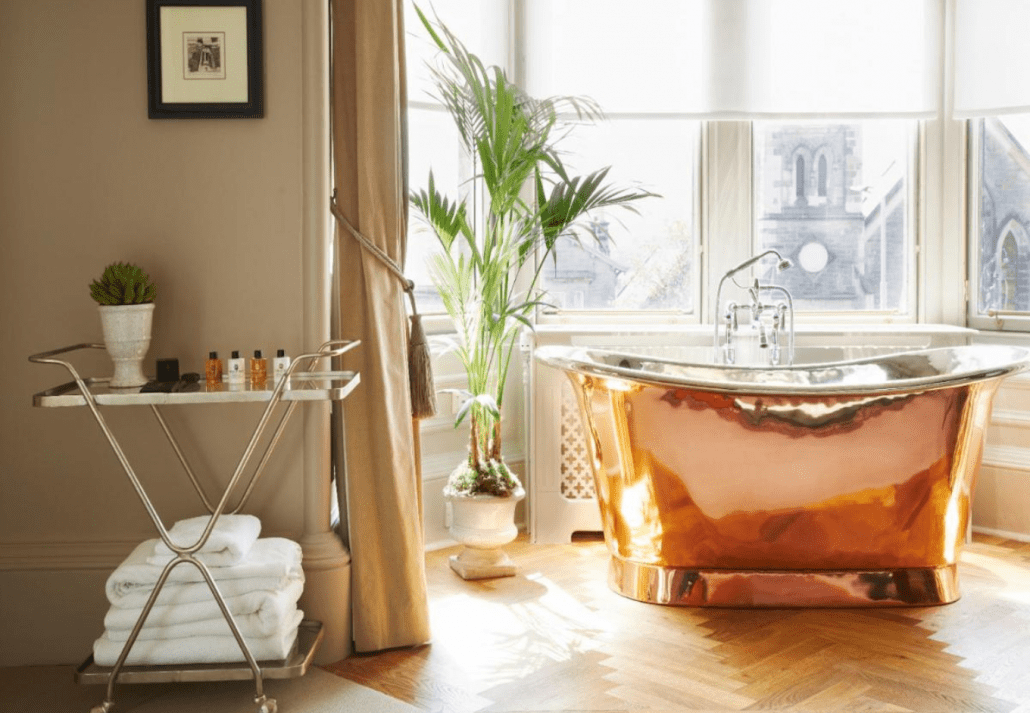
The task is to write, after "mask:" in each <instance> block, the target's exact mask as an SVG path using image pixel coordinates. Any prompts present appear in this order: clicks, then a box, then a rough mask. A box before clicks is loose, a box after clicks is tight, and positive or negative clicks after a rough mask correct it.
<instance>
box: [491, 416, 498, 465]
mask: <svg viewBox="0 0 1030 713" xmlns="http://www.w3.org/2000/svg"><path fill="white" fill-rule="evenodd" d="M490 458H491V459H492V460H495V461H497V462H498V463H500V462H501V419H497V420H496V421H494V442H493V444H492V446H491V449H490Z"/></svg>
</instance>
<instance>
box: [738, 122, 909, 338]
mask: <svg viewBox="0 0 1030 713" xmlns="http://www.w3.org/2000/svg"><path fill="white" fill-rule="evenodd" d="M776 121H777V122H778V123H790V122H791V121H792V120H790V119H784V120H779V119H777V120H776ZM856 121H861V119H832V120H831V119H827V120H826V123H831V122H832V123H849V122H856ZM908 121H911V122H913V123H914V126H912V127H911V129H910V131H909V136H908V157H907V160H908V167H907V177H908V180H907V181H906V186H905V190H906V196H905V200H906V201H907V206H908V208H907V209H906V211H905V232H906V235H909V236H911V237H910V240H909V243H910V244H909V246H908V248H909V249H908V257H909V265H908V266H907V279H906V286H905V302H906V305H907V310H906V311H905V312H897V311H894V310H885V309H876V310H812V309H806V310H797V313H796V317H797V321H798V324H823V323H833V324H838V323H846V324H862V325H865V324H916V323H918V322H920V321H922V316H923V314H924V302H925V298H926V295H925V293H924V291H923V289H921V288H922V285H923V270H924V261H923V260H922V259H921V257H922V254H923V252H924V250H923V244H924V231H923V230H922V227H923V225H924V220H923V216H924V213H925V208H926V191H925V185H924V180H923V178H924V176H925V175H926V174H925V170H926V158H927V157H926V155H925V151H926V145H927V142H926V140H925V132H926V122H924V121H919V120H916V119H910V120H908ZM798 122H799V123H801V122H806V123H813V122H811V121H810V120H798ZM747 123H748V124H749V125H750V127H751V150H750V153H751V156H752V160H751V173H752V176H751V180H752V185H753V183H754V180H755V175H754V143H755V135H754V132H755V123H756V122H754V121H749V122H747ZM820 123H821V122H820ZM819 155H820V153H818V152H817V153H816V154H815V155H814V157H813V159H814V160H813V163H815V162H817V160H818V156H819ZM806 164H807V161H806ZM806 170H808V169H807V168H806ZM793 171H796V168H795V169H793ZM795 181H796V177H795ZM806 188H809V186H806ZM793 193H794V191H793V190H792V191H791V195H793ZM757 201H758V193H757V191H756V190H754V189H753V188H752V191H751V215H752V219H751V240H750V244H749V249H750V253H749V254H753V255H757V254H758V252H759V251H761V250H762V249H763V248H762V247H761V246H760V245H759V243H758V237H759V236H758V225H757V220H756V218H755V216H757V215H758V205H757ZM746 258H747V255H745V256H744V257H742V258H741V260H744V259H746Z"/></svg>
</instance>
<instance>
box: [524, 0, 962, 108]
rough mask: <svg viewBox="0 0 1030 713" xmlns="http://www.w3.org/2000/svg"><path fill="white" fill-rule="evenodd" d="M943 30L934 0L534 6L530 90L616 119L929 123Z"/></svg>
mask: <svg viewBox="0 0 1030 713" xmlns="http://www.w3.org/2000/svg"><path fill="white" fill-rule="evenodd" d="M977 1H978V2H979V0H977ZM940 28H941V3H940V2H939V0H862V2H850V1H849V2H845V1H843V0H650V1H649V2H636V3H627V2H624V0H527V2H526V34H527V47H526V70H527V75H526V80H527V88H528V89H529V91H530V93H534V94H587V95H589V96H592V97H593V98H595V99H597V100H598V101H599V102H600V104H601V105H602V106H603V107H605V108H606V110H608V111H612V112H634V111H645V112H670V113H679V114H689V115H694V116H697V117H699V118H706V119H720V118H724V119H748V118H775V117H809V118H816V117H822V118H828V117H851V118H859V117H883V116H891V117H910V118H926V117H932V116H936V114H937V109H938V106H939V101H940V98H939V97H940V92H939V84H940V82H939V80H940V66H941V64H940V37H941V30H940ZM554 33H559V35H558V36H556V37H552V36H551V35H552V34H554Z"/></svg>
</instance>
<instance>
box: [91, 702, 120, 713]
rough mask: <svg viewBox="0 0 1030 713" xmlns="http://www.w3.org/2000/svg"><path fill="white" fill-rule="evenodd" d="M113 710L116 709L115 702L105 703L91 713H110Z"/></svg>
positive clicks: (92, 709) (94, 707) (93, 708)
mask: <svg viewBox="0 0 1030 713" xmlns="http://www.w3.org/2000/svg"><path fill="white" fill-rule="evenodd" d="M112 708H114V701H104V702H103V703H101V704H100V705H99V706H93V707H92V708H90V709H89V713H110V711H111V709H112Z"/></svg>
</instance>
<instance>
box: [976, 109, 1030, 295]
mask: <svg viewBox="0 0 1030 713" xmlns="http://www.w3.org/2000/svg"><path fill="white" fill-rule="evenodd" d="M981 129H982V130H981V132H980V136H981V144H980V236H979V249H978V253H979V260H978V263H979V287H980V299H979V311H980V313H981V314H987V313H989V312H990V311H992V310H994V311H1000V312H1030V153H1028V148H1030V114H1021V115H1014V116H1007V117H1004V118H1001V117H997V118H995V117H992V118H989V119H983V120H981Z"/></svg>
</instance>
